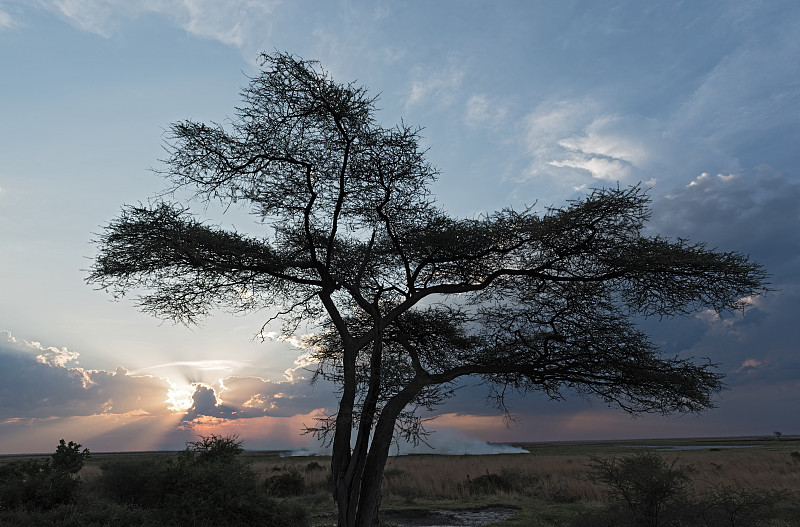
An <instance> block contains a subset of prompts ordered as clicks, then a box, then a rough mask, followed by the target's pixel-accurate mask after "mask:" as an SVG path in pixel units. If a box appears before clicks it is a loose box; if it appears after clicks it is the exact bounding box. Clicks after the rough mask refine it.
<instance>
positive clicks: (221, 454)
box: [185, 434, 244, 463]
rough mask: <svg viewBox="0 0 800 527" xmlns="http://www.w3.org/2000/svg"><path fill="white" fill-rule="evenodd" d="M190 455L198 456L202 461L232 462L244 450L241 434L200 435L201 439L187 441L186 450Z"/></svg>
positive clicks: (198, 459)
mask: <svg viewBox="0 0 800 527" xmlns="http://www.w3.org/2000/svg"><path fill="white" fill-rule="evenodd" d="M185 452H186V453H187V454H188V455H190V457H196V458H197V461H199V462H201V463H207V462H222V463H227V462H231V461H233V460H234V459H236V458H237V457H239V455H241V453H242V452H244V448H242V441H240V440H239V436H237V435H232V436H217V435H214V434H211V435H210V436H200V440H199V441H189V442H187V443H186V451H185Z"/></svg>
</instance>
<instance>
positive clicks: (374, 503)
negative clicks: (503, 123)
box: [348, 380, 422, 527]
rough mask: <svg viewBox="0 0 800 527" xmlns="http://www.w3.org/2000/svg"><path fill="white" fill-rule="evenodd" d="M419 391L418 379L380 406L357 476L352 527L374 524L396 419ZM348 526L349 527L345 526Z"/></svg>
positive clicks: (376, 522)
mask: <svg viewBox="0 0 800 527" xmlns="http://www.w3.org/2000/svg"><path fill="white" fill-rule="evenodd" d="M421 389H422V384H421V383H420V382H418V380H415V381H412V382H411V383H410V384H409V385H407V386H406V387H405V388H403V389H402V390H401V391H400V393H398V394H397V395H395V396H394V397H392V398H391V399H390V400H389V401H388V402H387V403H386V406H384V408H383V411H382V412H381V414H380V417H378V422H377V423H376V424H375V431H374V433H373V434H372V444H371V445H370V448H369V454H367V459H366V463H365V465H364V472H363V474H362V476H361V492H360V498H359V502H358V514H357V516H356V523H355V527H375V526H377V525H378V508H379V507H380V504H381V484H382V483H383V471H384V469H385V468H386V460H387V459H388V458H389V449H390V448H391V446H392V439H393V438H394V427H395V423H396V422H397V417H398V416H399V415H400V412H402V411H403V408H405V407H406V405H407V404H408V403H410V402H411V401H412V400H413V399H414V397H416V395H417V394H418V393H419V391H420V390H421ZM348 527H349V526H348Z"/></svg>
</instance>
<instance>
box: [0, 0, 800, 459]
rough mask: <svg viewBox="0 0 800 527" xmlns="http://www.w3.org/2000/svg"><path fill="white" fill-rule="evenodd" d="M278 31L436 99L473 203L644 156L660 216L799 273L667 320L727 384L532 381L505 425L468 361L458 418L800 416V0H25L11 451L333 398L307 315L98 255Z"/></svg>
mask: <svg viewBox="0 0 800 527" xmlns="http://www.w3.org/2000/svg"><path fill="white" fill-rule="evenodd" d="M265 50H266V51H273V50H281V51H288V52H291V53H295V54H297V55H299V56H302V57H304V58H308V59H318V60H320V61H321V62H322V64H323V66H324V67H325V68H326V69H328V70H329V71H330V72H331V74H332V75H333V77H334V78H335V79H336V80H337V81H339V82H348V81H351V80H357V81H358V83H360V84H363V85H366V86H367V87H368V88H369V89H370V90H371V91H372V92H373V93H376V94H378V93H379V94H380V95H381V99H380V102H379V104H378V106H379V107H380V108H381V112H380V115H379V116H378V117H379V119H380V120H381V121H382V122H383V124H385V125H391V124H393V123H396V122H398V121H399V120H400V119H401V118H402V119H404V120H405V121H406V122H407V123H411V124H417V125H420V126H423V127H425V130H424V134H423V135H424V136H425V146H427V147H429V148H430V151H429V159H430V160H431V161H432V163H433V164H435V165H436V166H437V167H439V169H440V170H441V177H440V179H439V180H438V181H437V182H436V184H435V186H434V192H435V193H436V195H437V198H438V200H439V202H440V203H441V204H442V205H443V206H444V207H445V208H446V209H447V210H448V211H450V212H451V213H452V214H454V215H459V216H473V215H475V214H479V213H481V212H484V211H492V210H496V209H498V208H502V207H504V206H507V205H513V206H516V207H522V206H525V205H531V204H534V203H536V204H537V206H538V207H539V208H544V207H546V206H549V205H560V204H563V203H564V202H565V201H566V200H568V199H574V198H577V197H580V196H581V195H583V193H585V192H586V190H587V189H590V188H593V187H601V186H608V185H617V184H620V185H630V184H636V183H639V182H643V184H645V185H646V186H648V187H650V188H651V189H652V190H651V194H652V197H653V219H652V222H651V228H652V229H653V231H654V232H661V233H663V234H665V235H669V236H684V237H689V238H690V239H693V240H697V241H706V242H708V243H709V245H710V246H712V247H719V248H720V249H722V250H736V251H741V252H744V253H747V254H750V255H751V256H752V257H753V258H754V259H756V260H758V261H760V262H762V263H763V264H764V265H765V266H766V267H767V269H768V271H769V272H770V273H772V275H773V276H772V283H773V287H774V288H775V289H777V291H775V292H773V293H771V294H769V295H767V296H766V297H764V298H760V299H756V300H754V301H753V303H752V305H751V306H750V308H749V309H748V310H747V311H746V312H745V313H744V314H741V313H740V314H735V315H731V316H726V317H722V318H720V317H715V316H712V315H711V314H709V313H701V314H698V315H697V316H695V317H690V318H687V319H681V320H674V321H667V322H665V323H663V324H655V323H649V322H648V324H649V326H648V327H650V328H651V329H652V331H653V334H654V336H655V339H656V341H657V342H659V343H660V344H661V345H662V346H663V348H664V350H665V351H666V352H668V353H672V354H685V355H694V356H697V357H706V356H707V357H710V358H711V359H712V360H714V361H715V362H719V363H720V370H721V371H723V372H725V373H726V374H727V375H728V378H727V383H728V385H729V387H730V389H729V390H728V391H726V392H724V393H723V394H722V395H721V396H720V398H719V400H718V404H719V408H718V409H716V410H713V411H710V412H708V413H706V414H704V415H702V416H699V417H697V416H684V417H672V418H654V417H643V418H639V419H636V420H631V419H630V418H629V417H628V416H627V415H625V414H623V413H622V412H620V411H618V410H614V409H608V408H605V407H604V406H603V405H601V404H600V405H598V404H596V403H595V404H588V403H587V402H585V401H581V400H570V401H567V402H565V403H555V402H552V403H551V402H548V401H545V400H544V399H543V398H537V397H532V398H528V399H525V400H522V399H520V400H516V401H515V402H514V405H513V407H512V409H513V410H514V411H515V412H516V413H517V414H518V416H519V421H518V424H517V425H514V426H512V427H510V428H504V427H503V425H502V421H501V420H499V419H497V417H496V415H495V412H494V411H493V410H492V409H491V408H490V407H487V406H486V405H485V404H484V402H483V398H482V397H483V395H484V394H483V392H482V391H481V389H480V388H468V389H465V390H462V393H461V394H460V396H459V397H458V398H456V399H454V400H452V401H451V402H450V403H448V405H447V406H446V407H444V408H442V410H441V413H442V414H443V416H442V418H440V419H439V421H438V424H437V425H435V426H434V428H438V429H439V430H440V431H441V432H440V437H447V438H448V441H455V440H456V439H454V438H464V439H465V440H467V439H478V440H507V441H511V440H517V441H525V440H549V439H583V438H592V439H601V438H611V437H663V436H696V435H705V436H708V435H746V434H771V433H772V432H773V431H774V430H780V431H783V432H784V433H792V432H795V433H800V406H799V405H797V397H796V394H797V393H798V389H800V349H799V348H800V344H798V342H800V331H798V325H797V323H796V321H797V319H798V316H799V315H800V275H799V274H798V271H797V270H798V269H800V261H798V260H800V228H798V227H800V205H798V203H800V175H798V172H797V171H798V169H797V167H798V166H800V147H798V145H800V5H799V4H797V2H795V1H793V0H787V1H779V0H776V1H763V2H759V1H752V0H749V1H736V0H732V1H728V2H710V1H697V2H662V3H643V2H639V1H604V2H594V1H583V2H581V1H573V2H568V1H565V2H544V1H541V2H536V1H519V2H515V1H504V2H479V1H458V2H456V1H446V0H445V1H439V2H401V1H392V2H359V1H338V2H335V1H331V2H328V1H319V2H313V1H306V2H280V1H257V0H228V1H226V2H216V1H212V0H183V1H169V0H142V1H138V2H130V1H127V0H58V1H57V0H28V1H16V0H0V94H1V95H2V97H0V242H1V243H2V245H1V246H0V247H1V248H0V331H4V333H2V334H0V386H2V389H0V450H1V451H2V452H21V451H49V450H52V448H53V446H54V445H55V444H56V443H57V440H58V439H59V438H61V437H65V438H67V439H70V440H77V441H80V442H82V443H84V444H85V445H86V446H88V447H89V448H92V449H94V450H123V449H149V448H161V447H180V446H182V444H183V443H182V442H183V441H185V440H186V439H191V438H192V437H193V436H194V435H195V434H197V433H201V432H204V431H209V430H223V431H228V432H234V433H240V434H241V435H242V437H244V438H245V440H246V444H247V445H248V446H250V447H251V448H283V447H289V446H299V445H303V444H306V442H307V441H308V438H307V437H302V438H300V437H298V436H297V430H298V429H299V427H300V425H302V423H304V422H305V423H306V424H310V423H311V420H312V419H313V416H314V415H317V414H318V413H319V411H320V409H326V408H327V409H332V402H333V399H332V398H331V395H330V393H329V391H327V388H326V387H325V386H317V387H315V388H314V389H313V390H312V389H311V388H309V387H308V386H307V385H306V383H305V382H304V381H303V380H302V379H301V378H300V377H301V376H302V371H301V370H295V369H296V368H297V366H298V365H300V364H302V357H301V353H302V352H301V351H300V350H297V349H295V348H293V347H292V345H291V342H290V341H286V340H280V339H274V340H271V341H267V342H263V343H262V342H260V341H258V340H254V339H253V336H254V335H255V333H256V332H257V331H258V329H259V328H260V327H261V323H262V322H263V320H264V319H265V317H266V316H267V315H268V314H266V313H254V314H251V315H247V316H231V315H228V314H224V313H220V314H217V315H215V316H213V317H211V318H210V319H209V320H207V321H206V323H205V324H204V325H203V326H201V327H197V328H186V327H183V326H173V325H171V324H170V323H162V322H161V321H159V320H156V319H153V318H151V317H148V316H145V315H143V314H141V313H139V312H137V311H136V309H135V307H134V305H133V303H132V302H131V301H128V300H123V301H121V302H112V301H111V300H110V298H109V297H108V295H106V294H104V293H101V292H98V291H94V290H93V289H92V288H91V287H89V286H87V285H86V284H85V283H84V279H85V276H86V272H85V271H84V269H86V268H87V267H88V266H89V265H90V262H91V257H92V256H93V254H94V253H95V248H94V246H93V245H92V243H91V240H92V239H93V238H94V235H93V233H97V232H99V231H100V229H101V227H102V225H104V224H106V223H107V222H108V221H109V220H111V219H112V218H114V217H115V215H117V214H118V212H119V210H120V207H121V205H122V204H125V203H128V204H130V203H137V202H146V201H147V200H148V199H149V198H151V197H153V196H154V195H155V194H156V193H157V192H158V191H159V190H161V189H162V188H163V187H164V183H163V182H162V181H161V180H160V178H159V177H158V176H157V175H155V174H154V173H153V171H152V169H158V168H159V166H160V163H159V159H160V158H162V157H164V153H163V150H162V147H163V141H164V130H165V129H166V128H167V127H168V125H169V124H170V123H171V122H173V121H176V120H181V119H193V120H197V121H211V120H214V121H224V120H225V119H226V117H228V116H231V115H233V113H234V106H235V105H236V104H237V103H238V99H239V97H238V93H239V90H240V88H242V87H243V86H244V85H245V84H246V83H247V77H246V76H247V75H248V74H253V73H255V72H256V71H257V61H256V58H257V55H258V53H259V52H260V51H265ZM208 215H209V216H210V217H211V218H212V221H214V222H216V223H219V224H221V225H224V226H233V225H235V226H236V227H237V228H238V229H240V230H248V229H255V228H256V226H255V225H254V224H253V221H252V218H251V217H249V216H247V215H246V214H243V213H242V212H240V211H232V212H231V213H229V214H226V215H222V214H220V213H219V212H218V211H214V210H209V211H208ZM277 329H278V328H276V331H277ZM287 370H289V371H290V373H289V374H287V373H286V372H287ZM192 383H194V387H193V386H192ZM192 390H195V391H194V395H192V394H193V391H192ZM192 397H193V398H192ZM2 452H0V453H2Z"/></svg>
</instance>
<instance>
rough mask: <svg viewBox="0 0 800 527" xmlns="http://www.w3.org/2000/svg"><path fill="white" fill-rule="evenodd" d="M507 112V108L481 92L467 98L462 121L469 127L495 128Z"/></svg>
mask: <svg viewBox="0 0 800 527" xmlns="http://www.w3.org/2000/svg"><path fill="white" fill-rule="evenodd" d="M507 114H508V108H506V107H505V106H502V105H499V104H497V103H495V102H494V101H492V100H491V99H490V98H489V96H488V95H486V94H484V93H481V94H478V95H473V96H472V97H470V98H469V99H468V100H467V105H466V115H465V116H464V122H465V123H466V124H467V126H469V127H470V128H496V127H497V126H499V125H500V124H502V123H503V122H504V120H505V119H506V117H507Z"/></svg>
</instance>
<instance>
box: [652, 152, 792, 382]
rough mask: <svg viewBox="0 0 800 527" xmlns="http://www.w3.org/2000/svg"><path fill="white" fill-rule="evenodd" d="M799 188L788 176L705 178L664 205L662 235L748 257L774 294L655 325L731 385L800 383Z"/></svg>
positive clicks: (660, 207)
mask: <svg viewBox="0 0 800 527" xmlns="http://www.w3.org/2000/svg"><path fill="white" fill-rule="evenodd" d="M798 203H800V183H798V182H797V181H794V180H793V179H792V178H790V177H789V176H788V175H786V174H776V173H771V172H770V171H769V169H767V168H764V169H762V173H760V174H757V175H755V176H752V177H750V178H745V177H741V176H737V175H733V176H729V175H709V174H703V175H702V176H700V177H698V178H697V179H696V180H695V181H693V182H691V184H689V185H687V186H685V187H683V188H680V189H677V190H675V191H674V192H672V193H671V194H670V195H669V196H667V197H665V198H663V199H660V200H658V201H657V202H656V203H655V204H654V207H653V212H654V214H653V220H652V226H653V230H654V231H655V232H659V233H662V234H664V235H669V236H673V237H675V236H682V237H686V238H689V239H690V240H692V241H703V242H706V243H708V244H709V246H710V247H717V248H718V249H719V250H722V251H738V252H741V253H744V254H749V255H750V257H751V258H752V259H753V260H755V261H758V262H760V263H761V264H762V265H763V266H764V267H765V268H766V270H767V272H768V273H770V275H771V278H770V281H771V284H772V285H771V287H772V288H774V289H775V291H772V292H769V293H768V294H767V295H765V296H763V297H761V298H758V299H755V300H754V302H753V303H752V304H751V305H750V306H749V307H748V308H747V309H745V311H744V312H737V313H729V314H723V315H720V316H718V315H716V314H714V313H702V314H700V315H699V316H697V317H695V318H691V319H679V320H674V321H667V322H666V323H663V324H657V325H655V324H650V326H651V327H652V328H653V331H654V334H655V336H656V339H657V341H659V340H660V342H659V343H660V344H662V345H665V344H666V345H665V348H667V349H669V351H672V352H677V353H685V354H691V355H694V356H698V357H710V358H711V359H712V360H713V361H715V362H720V363H721V370H722V371H724V372H725V373H726V374H727V375H728V378H727V382H728V384H729V385H730V386H732V387H736V386H739V385H745V384H752V383H755V382H760V381H764V380H765V379H771V380H774V381H781V382H786V383H791V382H800V330H798V325H797V322H796V321H797V320H798V317H800V206H798Z"/></svg>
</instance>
